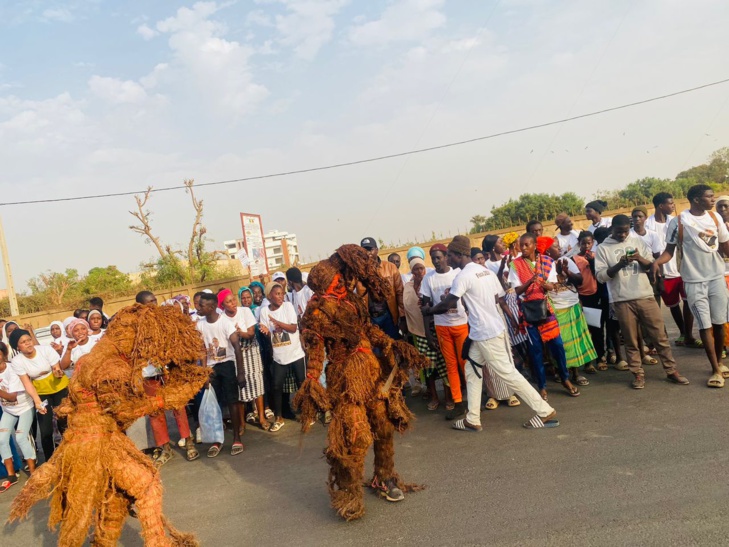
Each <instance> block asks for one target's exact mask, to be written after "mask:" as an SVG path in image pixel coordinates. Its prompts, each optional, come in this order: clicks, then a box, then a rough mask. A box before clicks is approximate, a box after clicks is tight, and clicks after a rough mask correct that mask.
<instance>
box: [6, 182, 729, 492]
mask: <svg viewBox="0 0 729 547" xmlns="http://www.w3.org/2000/svg"><path fill="white" fill-rule="evenodd" d="M687 198H688V200H689V209H687V210H685V211H682V212H681V213H679V214H678V215H676V214H675V205H674V201H673V196H672V195H670V194H668V193H660V194H657V195H656V196H655V197H654V198H653V206H654V211H653V213H652V214H650V215H649V211H648V209H647V208H646V207H644V206H637V207H635V208H634V209H633V210H632V212H631V215H630V216H627V215H617V216H615V217H612V218H611V217H607V216H603V213H604V211H605V208H606V203H605V202H603V201H600V200H596V201H592V202H590V203H588V204H586V206H585V214H586V217H587V219H588V220H589V221H590V225H589V226H588V229H587V230H584V231H577V230H575V229H574V224H573V222H572V219H571V218H570V217H569V216H568V215H567V214H565V213H563V214H560V215H558V216H557V217H556V219H555V225H556V233H555V234H554V235H553V236H552V235H546V234H545V233H544V232H545V230H544V226H543V225H542V223H541V222H540V221H538V220H532V221H530V222H528V223H527V225H526V227H525V230H524V232H523V233H518V232H509V233H505V234H502V235H487V236H486V237H485V238H483V241H482V242H481V246H480V247H472V246H471V240H470V239H469V238H468V237H466V236H461V235H459V236H456V237H454V238H453V240H452V241H451V242H450V243H449V244H447V245H444V244H435V245H433V246H432V247H430V248H429V250H428V256H429V258H430V263H431V264H432V267H429V266H428V264H427V263H426V252H425V250H424V249H422V248H420V247H412V248H410V249H409V250H408V252H407V255H406V260H407V264H406V266H405V268H404V269H405V270H407V272H406V273H401V271H402V270H403V265H402V258H401V256H400V255H399V254H397V253H393V254H390V255H389V256H388V257H387V258H386V259H385V260H383V259H382V258H381V257H380V250H379V249H378V245H377V242H376V240H375V239H374V238H371V237H367V238H364V239H363V240H362V241H361V243H360V244H361V247H363V248H364V249H365V250H366V251H367V252H368V256H369V260H372V261H375V262H376V264H377V269H378V272H379V274H380V275H381V276H382V277H383V278H384V279H386V280H387V281H388V282H389V283H388V284H389V286H390V288H391V291H390V293H389V296H388V298H386V299H385V300H383V301H377V300H375V299H373V298H367V295H366V291H365V290H364V287H361V286H357V287H351V288H350V289H351V290H353V291H355V292H357V293H359V294H361V295H362V297H363V299H364V302H365V305H366V306H367V310H368V312H369V316H370V319H371V321H372V323H373V324H375V325H377V326H378V327H379V328H380V329H381V330H382V331H383V332H384V333H385V334H386V335H387V336H389V337H391V338H393V339H406V340H408V341H410V342H411V343H412V344H413V346H414V347H415V348H417V350H418V352H420V353H421V354H423V355H424V356H426V357H427V358H428V363H429V364H428V366H426V368H424V369H422V370H419V371H411V373H410V385H409V390H410V392H409V393H410V397H411V398H415V397H422V398H424V399H426V401H427V410H428V411H431V412H434V411H437V410H438V409H439V408H440V407H441V405H442V406H443V408H444V410H445V418H446V419H447V420H449V421H452V427H453V428H454V429H455V430H458V431H471V432H475V431H480V430H481V429H482V425H481V414H482V412H483V411H484V410H493V409H496V408H497V407H498V406H499V405H501V404H505V405H507V406H519V405H520V404H522V402H523V403H525V404H526V405H528V406H529V407H530V408H531V409H532V410H533V412H534V416H533V418H531V419H530V420H529V421H527V422H526V423H525V424H524V427H526V428H527V429H535V428H544V427H557V426H558V425H559V421H558V420H557V418H556V414H557V413H556V410H555V409H554V408H553V407H552V406H551V404H550V394H549V393H548V389H547V388H548V384H549V379H550V378H554V380H555V381H556V382H558V383H559V384H561V386H562V387H563V388H564V390H565V393H566V394H567V395H568V396H570V397H579V396H580V395H581V389H582V388H584V387H586V386H588V385H589V384H590V380H588V376H590V375H596V374H598V373H599V372H600V371H606V370H608V369H609V368H610V367H611V366H612V367H613V368H614V369H616V370H618V371H626V372H628V373H629V375H630V376H629V377H630V386H631V387H632V388H634V389H644V388H645V384H646V368H644V367H649V366H654V365H657V364H659V363H660V364H661V365H662V368H663V373H664V375H665V378H666V379H667V380H668V381H670V382H672V383H674V384H677V385H687V384H688V383H689V380H688V379H687V378H686V377H685V376H683V375H682V374H681V373H680V372H679V371H678V368H677V365H676V361H675V359H674V357H673V353H672V349H671V343H670V341H669V339H668V334H667V330H666V327H665V325H664V322H663V315H662V313H661V306H662V305H664V306H666V307H668V308H669V310H670V314H671V317H672V319H673V321H675V323H676V326H677V328H678V331H679V333H680V336H679V337H678V338H676V339H675V340H674V341H673V345H675V346H686V347H692V348H699V349H701V348H703V350H704V351H705V352H706V357H707V360H708V361H709V364H710V367H711V373H710V375H709V378H708V380H707V385H708V386H709V387H712V388H721V387H723V386H724V383H725V379H726V378H729V368H727V367H726V366H725V365H724V364H723V363H722V359H723V358H724V357H725V348H724V343H725V330H726V328H727V322H728V321H729V297H728V292H729V291H728V287H729V281H728V280H729V230H728V228H727V227H728V226H729V196H719V197H715V196H714V192H713V190H712V188H710V187H709V186H705V185H696V186H693V187H692V188H691V189H689V191H688V194H687ZM313 296H314V293H313V291H312V290H311V289H310V288H309V287H308V286H307V275H306V273H304V272H302V271H300V270H299V269H298V268H290V269H288V270H287V271H286V272H285V273H284V272H276V273H274V274H273V276H272V279H271V280H270V282H268V283H266V284H265V285H264V284H263V283H262V282H259V281H254V282H252V283H251V284H250V285H249V286H245V287H241V288H240V290H239V291H238V292H237V294H235V293H233V292H232V291H231V290H229V289H221V290H219V291H218V292H217V293H214V292H213V291H211V290H205V291H202V292H199V293H196V294H195V295H194V297H193V298H192V300H190V298H189V297H188V296H185V295H179V296H176V297H174V298H172V299H170V300H167V301H165V302H162V303H159V302H158V301H157V299H156V297H155V295H154V294H153V293H151V292H148V291H143V292H141V293H139V294H138V295H137V297H136V302H137V303H138V304H140V305H147V306H156V305H167V306H176V307H178V308H179V310H180V313H181V314H184V315H185V316H187V317H189V319H190V321H192V322H194V323H195V325H196V327H197V329H198V330H199V332H200V334H201V339H202V345H203V346H204V347H202V346H201V359H200V365H201V366H207V367H209V368H210V369H211V376H210V381H209V385H208V386H206V388H205V389H210V390H213V392H214V394H215V397H216V400H217V403H218V405H219V406H220V408H221V416H223V417H224V420H225V423H226V426H227V427H228V428H229V429H230V430H231V433H232V445H231V446H230V453H231V455H238V454H240V453H242V452H243V451H244V445H243V442H242V440H241V439H242V435H243V433H244V431H245V427H246V425H251V426H255V427H259V428H261V429H262V430H264V431H266V432H268V433H271V434H275V433H276V432H278V431H280V430H281V428H282V427H284V426H285V424H286V423H287V422H286V420H291V419H295V414H294V411H293V410H292V407H291V404H290V403H291V399H292V395H293V394H294V393H295V392H296V391H297V389H298V387H299V386H300V385H301V384H302V383H303V382H304V381H305V379H306V378H307V348H306V347H305V345H304V344H303V343H302V338H301V336H300V334H301V320H302V317H303V316H304V314H305V312H306V309H307V305H308V304H309V302H310V300H311V298H312V297H313ZM110 321H113V317H112V318H109V317H107V315H106V314H105V313H104V311H103V301H102V300H101V299H100V298H92V299H91V300H90V301H89V307H88V309H79V310H76V312H75V313H74V315H73V317H69V318H67V319H66V320H64V321H62V322H59V321H54V322H53V323H52V324H51V325H50V335H51V338H52V339H51V341H50V342H49V343H44V344H40V343H39V342H38V340H37V339H36V336H35V333H34V332H33V329H32V328H30V327H29V326H27V325H25V326H21V325H18V324H17V323H15V322H13V321H3V322H2V342H0V409H2V416H1V417H0V455H1V457H2V460H3V463H4V467H5V471H6V474H7V477H6V478H5V479H3V480H2V482H0V492H4V491H5V490H7V489H8V488H10V487H11V486H13V485H14V484H15V483H17V481H18V469H19V468H21V467H22V468H23V469H25V470H26V471H27V472H28V473H32V472H33V471H34V469H35V467H36V465H37V464H38V462H37V455H36V447H35V439H36V438H39V439H40V444H41V447H42V450H43V456H44V458H45V459H46V460H47V459H48V458H50V456H51V455H52V454H53V451H54V448H55V446H56V443H57V442H58V439H59V435H62V434H63V431H64V430H65V422H64V420H63V419H62V418H59V417H56V416H55V415H54V410H53V409H54V408H55V407H57V406H58V405H59V404H60V402H61V400H62V399H63V398H64V397H66V395H67V393H68V389H67V388H68V384H69V379H70V378H72V376H73V373H74V369H75V365H76V363H78V361H79V359H81V358H82V357H83V356H84V355H86V354H87V353H89V352H90V351H91V350H92V349H93V347H94V345H95V344H96V342H97V341H98V340H99V339H100V338H101V337H102V336H104V332H105V329H106V327H107V325H108V323H109V322H110ZM694 326H696V327H697V330H698V334H699V336H698V337H695V336H694ZM143 377H144V380H143V382H144V391H145V393H146V394H147V395H149V396H150V397H154V396H155V393H156V392H157V391H158V390H159V389H160V386H161V385H162V383H163V382H164V374H163V370H162V369H160V368H159V365H155V364H149V365H148V366H147V367H146V368H145V369H144V371H143ZM593 377H594V376H593ZM318 381H319V382H321V383H322V384H323V385H325V383H326V370H325V371H324V373H323V374H322V375H321V377H319V378H318ZM205 389H204V390H203V391H202V392H201V393H199V394H198V396H197V397H196V398H195V399H194V400H193V401H191V402H190V404H189V405H188V407H187V409H186V410H181V411H177V412H174V419H175V421H176V424H177V430H178V432H179V435H180V439H179V443H178V445H179V447H180V448H181V449H182V450H183V452H184V454H185V457H186V458H187V459H188V460H191V461H192V460H195V459H197V458H198V457H199V456H200V453H199V452H198V449H197V445H199V444H200V442H201V440H202V439H201V429H200V424H198V423H197V422H198V416H199V409H200V405H201V400H202V398H203V392H204V391H205ZM482 403H483V404H482ZM147 419H148V420H149V426H150V428H151V431H152V435H153V437H154V447H153V450H152V451H151V453H150V457H151V458H152V459H153V460H154V462H155V465H157V466H162V465H164V464H165V463H166V462H167V461H169V460H170V459H171V458H172V457H174V454H175V451H174V450H173V444H172V441H171V439H170V434H169V431H168V426H167V419H166V417H165V415H164V413H158V414H155V415H151V416H149V417H148V418H147ZM330 419H331V416H330V415H329V413H322V415H321V420H322V421H323V422H324V423H328V421H329V420H330ZM222 449H223V443H222V442H214V443H211V444H210V446H209V448H208V449H207V456H208V457H216V456H217V455H218V454H219V453H220V452H221V450H222ZM23 460H24V462H25V463H23ZM393 496H395V497H398V496H396V493H395V494H393ZM388 499H389V498H388Z"/></svg>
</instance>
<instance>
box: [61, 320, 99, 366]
mask: <svg viewBox="0 0 729 547" xmlns="http://www.w3.org/2000/svg"><path fill="white" fill-rule="evenodd" d="M97 313H98V312H97ZM66 333H67V334H68V336H69V338H70V339H71V340H70V342H69V343H68V344H66V351H65V352H64V353H63V357H61V366H62V367H63V369H64V372H65V373H66V376H68V377H69V378H70V377H71V376H73V371H74V370H75V369H76V363H78V360H79V359H81V357H83V356H84V355H86V354H88V353H89V352H90V351H91V350H92V349H93V347H94V346H95V345H96V342H98V341H99V337H98V336H96V337H91V336H90V335H89V324H88V322H86V321H85V320H83V319H74V320H73V321H71V322H70V323H69V325H68V326H67V327H66Z"/></svg>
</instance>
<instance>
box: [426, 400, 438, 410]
mask: <svg viewBox="0 0 729 547" xmlns="http://www.w3.org/2000/svg"><path fill="white" fill-rule="evenodd" d="M439 406H440V401H430V402H429V403H428V410H438V407H439Z"/></svg>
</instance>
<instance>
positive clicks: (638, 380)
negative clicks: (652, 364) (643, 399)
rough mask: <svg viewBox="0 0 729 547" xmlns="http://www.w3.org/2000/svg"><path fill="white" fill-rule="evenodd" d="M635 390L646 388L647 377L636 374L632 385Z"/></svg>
mask: <svg viewBox="0 0 729 547" xmlns="http://www.w3.org/2000/svg"><path fill="white" fill-rule="evenodd" d="M630 387H632V388H633V389H643V388H644V387H645V375H644V374H636V375H635V379H633V381H632V382H631V384H630Z"/></svg>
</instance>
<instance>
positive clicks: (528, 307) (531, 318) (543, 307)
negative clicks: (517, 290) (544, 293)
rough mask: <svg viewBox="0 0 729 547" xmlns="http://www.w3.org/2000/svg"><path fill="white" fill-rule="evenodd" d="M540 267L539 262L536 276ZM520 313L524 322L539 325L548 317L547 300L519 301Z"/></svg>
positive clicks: (539, 273) (538, 274)
mask: <svg viewBox="0 0 729 547" xmlns="http://www.w3.org/2000/svg"><path fill="white" fill-rule="evenodd" d="M540 270H541V267H540V263H539V260H537V263H536V270H535V272H536V274H537V276H540V275H541V272H540ZM521 313H522V315H523V316H524V321H526V322H527V323H530V324H532V325H533V324H536V323H541V322H542V321H545V320H546V319H547V318H548V317H549V307H548V306H547V299H546V298H542V299H541V300H522V301H521Z"/></svg>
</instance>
